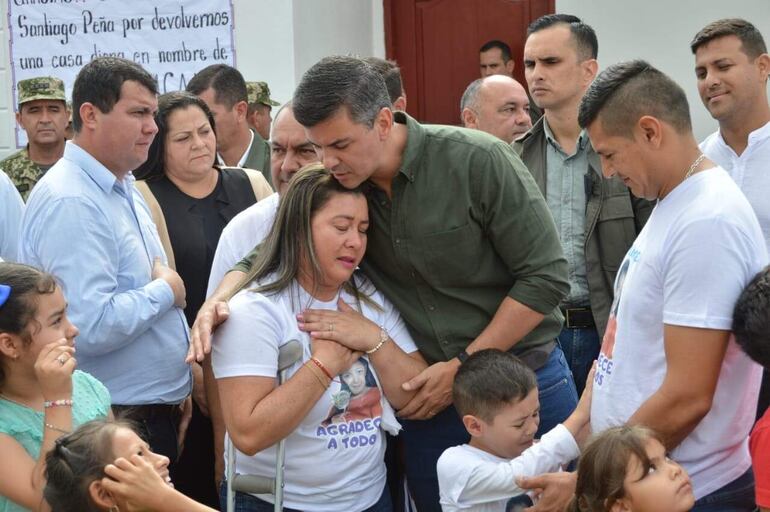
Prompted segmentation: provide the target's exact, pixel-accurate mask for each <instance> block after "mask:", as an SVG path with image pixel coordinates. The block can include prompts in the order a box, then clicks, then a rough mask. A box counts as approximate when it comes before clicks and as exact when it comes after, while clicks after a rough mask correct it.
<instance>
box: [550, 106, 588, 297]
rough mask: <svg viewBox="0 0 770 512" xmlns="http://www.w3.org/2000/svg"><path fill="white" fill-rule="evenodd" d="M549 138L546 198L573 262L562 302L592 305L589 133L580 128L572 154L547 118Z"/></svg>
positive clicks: (567, 255)
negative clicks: (587, 227) (588, 264)
mask: <svg viewBox="0 0 770 512" xmlns="http://www.w3.org/2000/svg"><path fill="white" fill-rule="evenodd" d="M543 128H544V130H545V136H546V140H547V141H548V144H547V146H546V154H545V159H546V160H545V161H546V183H547V186H546V191H545V192H546V194H545V195H546V198H545V200H546V202H547V203H548V209H549V210H551V214H552V215H553V220H554V222H556V228H557V229H558V231H559V238H560V239H561V245H562V247H563V248H564V257H566V258H567V263H568V265H569V284H570V292H569V295H567V297H566V298H565V299H564V302H562V304H564V305H567V306H579V307H583V306H590V300H589V295H588V277H587V271H586V253H585V243H586V236H585V217H586V191H585V175H586V173H587V172H589V167H588V144H589V141H588V134H587V133H586V131H585V130H582V131H581V132H580V136H579V137H578V140H577V144H576V145H575V152H574V153H572V154H571V155H568V154H567V153H566V152H565V151H564V150H563V149H562V147H561V146H560V145H559V143H558V142H557V141H556V138H555V137H554V136H553V133H552V132H551V128H550V127H549V126H548V121H547V120H546V119H543Z"/></svg>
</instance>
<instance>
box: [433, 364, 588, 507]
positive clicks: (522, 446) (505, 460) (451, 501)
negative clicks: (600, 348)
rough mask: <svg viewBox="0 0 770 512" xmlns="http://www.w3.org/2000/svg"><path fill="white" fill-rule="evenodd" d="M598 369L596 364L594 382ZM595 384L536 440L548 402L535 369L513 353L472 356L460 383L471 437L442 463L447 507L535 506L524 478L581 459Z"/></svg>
mask: <svg viewBox="0 0 770 512" xmlns="http://www.w3.org/2000/svg"><path fill="white" fill-rule="evenodd" d="M593 375H594V372H593V370H592V371H591V373H590V375H589V376H588V382H591V380H592V379H593ZM591 388H592V386H590V385H589V386H586V391H585V392H584V393H583V396H582V398H581V399H580V402H579V403H578V406H577V408H576V409H575V411H574V412H573V413H572V415H571V416H570V417H569V418H567V420H565V421H564V423H563V424H559V425H557V426H556V427H555V428H553V429H552V430H551V431H549V432H548V433H547V434H545V435H544V436H543V437H542V439H541V440H540V442H539V443H537V444H535V443H534V435H535V432H536V431H537V427H538V425H539V423H540V417H539V411H540V403H539V401H538V390H537V379H536V378H535V374H534V372H533V371H532V370H530V369H529V368H528V367H527V366H525V365H524V364H523V363H522V362H521V361H519V360H518V359H517V358H516V357H515V356H513V355H512V354H509V353H508V352H502V351H500V350H495V349H487V350H481V351H479V352H476V353H474V354H472V355H471V356H470V357H469V358H468V359H467V360H466V361H465V363H463V365H462V366H461V367H460V369H459V370H458V372H457V375H456V376H455V381H454V385H453V388H452V397H453V400H454V406H455V408H456V409H457V412H458V413H459V414H460V416H461V417H462V421H463V424H464V425H465V428H466V430H467V431H468V433H469V434H470V435H471V440H470V443H468V444H464V445H460V446H454V447H452V448H449V449H448V450H446V451H445V452H444V453H443V454H442V455H441V457H440V458H439V460H438V464H437V470H438V483H439V493H440V498H441V507H442V509H443V510H444V512H451V511H456V510H470V511H474V512H492V511H497V512H503V511H505V512H508V511H509V510H520V509H519V508H517V507H518V506H520V505H522V504H525V503H528V504H530V505H531V504H532V502H531V501H530V500H529V499H528V497H527V496H526V495H525V491H524V490H523V489H521V488H520V487H519V486H518V485H517V483H516V482H517V479H518V478H520V477H523V476H535V475H539V474H541V473H547V472H553V471H558V470H559V469H560V468H561V467H562V466H565V465H567V464H569V462H570V461H572V460H574V459H575V458H577V456H578V455H579V454H580V449H579V448H578V441H580V442H582V440H583V439H584V437H585V436H586V434H587V432H588V428H587V427H588V422H589V413H590V410H591Z"/></svg>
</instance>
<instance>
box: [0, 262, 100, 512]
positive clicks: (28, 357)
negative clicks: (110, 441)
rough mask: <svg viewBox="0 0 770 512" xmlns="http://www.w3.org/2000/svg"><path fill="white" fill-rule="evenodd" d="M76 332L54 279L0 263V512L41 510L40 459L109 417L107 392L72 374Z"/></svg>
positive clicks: (91, 380)
mask: <svg viewBox="0 0 770 512" xmlns="http://www.w3.org/2000/svg"><path fill="white" fill-rule="evenodd" d="M77 334H78V329H77V327H75V326H74V325H72V324H71V323H70V321H69V320H68V318H67V302H66V301H65V300H64V295H63V294H62V290H61V287H60V286H58V285H57V283H56V280H55V279H54V278H53V276H51V275H49V274H46V273H44V272H41V271H39V270H37V269H35V268H33V267H29V266H26V265H18V264H14V263H0V460H1V461H2V463H1V464H0V511H2V512H6V511H20V510H48V505H47V504H46V503H44V502H43V486H44V485H45V479H44V469H45V456H46V453H48V452H49V451H50V450H51V449H52V448H53V446H54V443H55V441H56V439H57V438H59V437H60V436H62V435H63V434H66V433H69V432H70V431H72V429H73V427H74V426H76V425H79V424H81V423H85V422H87V421H89V420H92V419H94V418H103V417H106V416H108V415H110V414H111V413H110V396H109V393H108V391H107V389H106V388H105V387H104V386H103V385H102V384H101V383H100V382H99V381H97V380H96V379H94V378H93V377H91V376H90V375H88V374H87V373H84V372H81V371H78V370H75V367H76V365H77V361H76V360H75V346H74V341H75V337H76V336H77Z"/></svg>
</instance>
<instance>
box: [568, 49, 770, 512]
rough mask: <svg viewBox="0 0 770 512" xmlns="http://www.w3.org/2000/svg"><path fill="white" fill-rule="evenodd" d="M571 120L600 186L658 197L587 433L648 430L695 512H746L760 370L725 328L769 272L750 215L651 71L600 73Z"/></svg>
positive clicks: (631, 271) (626, 270)
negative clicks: (679, 476)
mask: <svg viewBox="0 0 770 512" xmlns="http://www.w3.org/2000/svg"><path fill="white" fill-rule="evenodd" d="M579 122H580V125H581V126H582V127H584V128H586V129H587V130H588V133H589V135H590V137H591V141H592V144H593V146H594V149H595V150H596V152H597V153H598V154H599V155H600V156H601V158H602V167H603V172H604V175H605V176H607V177H610V176H614V175H617V176H618V177H620V178H621V179H622V180H623V181H624V183H626V185H627V186H628V187H629V188H630V189H631V191H632V192H633V193H634V195H636V196H637V197H644V198H646V199H650V200H652V199H657V200H658V204H657V206H656V207H655V209H654V210H653V212H652V214H651V215H650V218H649V220H648V222H647V224H646V225H645V227H644V229H642V231H641V233H640V234H639V236H638V237H637V239H636V241H635V242H634V244H633V246H632V247H631V249H630V250H629V251H628V253H627V254H626V257H625V258H624V260H623V263H622V264H621V267H620V270H619V272H618V277H617V279H616V283H615V299H614V303H613V306H612V310H611V313H610V319H609V324H608V327H607V330H606V333H605V335H604V339H603V341H602V348H601V352H600V355H599V359H598V362H597V370H596V376H595V379H594V388H593V404H592V408H591V428H592V430H593V431H595V432H597V431H601V430H603V429H605V428H607V427H609V426H613V425H619V424H623V423H629V424H643V425H646V426H648V427H651V428H652V429H654V430H655V431H657V432H658V433H659V434H660V435H661V436H662V438H663V440H664V442H665V445H666V448H667V449H668V450H669V451H670V453H671V457H672V458H673V459H674V460H676V461H678V462H679V463H681V464H682V465H683V466H684V467H685V469H687V471H688V473H689V475H690V477H691V479H692V485H693V492H694V493H695V497H696V499H697V501H696V504H695V507H694V508H693V509H692V510H693V511H695V512H712V511H727V510H729V511H746V512H749V511H752V510H754V493H753V484H754V476H753V473H752V472H751V459H750V457H749V451H748V434H749V430H750V428H751V425H752V423H753V419H754V410H755V407H756V399H757V392H758V388H759V382H760V378H761V368H760V367H759V366H758V365H756V364H755V363H753V362H752V361H751V360H750V359H749V358H748V356H746V355H745V354H744V353H743V352H742V351H741V350H740V348H739V347H738V346H737V345H736V343H735V341H734V339H733V337H732V335H731V332H730V329H731V327H732V312H733V307H734V305H735V301H736V300H737V298H738V296H739V295H740V293H741V291H742V290H743V288H744V286H745V285H746V284H747V283H748V282H749V281H750V279H751V278H752V277H753V276H754V275H755V274H756V273H757V272H758V271H759V270H760V269H762V267H763V266H764V265H765V264H766V263H767V251H766V248H765V240H764V238H763V236H762V232H761V230H760V227H759V223H758V222H757V219H756V216H755V215H754V212H753V210H752V208H751V205H750V204H749V202H748V201H747V200H746V198H745V196H744V195H743V194H742V193H741V191H740V189H739V188H738V187H737V185H736V184H735V182H734V181H733V180H732V179H731V178H730V176H729V175H728V174H727V172H725V170H724V169H722V168H720V167H718V166H717V165H715V163H714V162H712V161H711V160H709V159H707V158H706V155H704V154H702V153H701V151H700V150H699V148H698V145H697V143H696V141H695V137H694V136H693V134H692V127H691V122H690V114H689V106H688V104H687V99H686V97H685V94H684V91H682V89H681V88H680V87H679V86H678V85H676V83H674V82H673V81H672V80H671V79H670V78H668V77H667V76H666V75H664V74H663V73H661V72H660V71H658V70H657V69H655V68H653V67H652V66H650V65H649V64H648V63H646V62H644V61H632V62H625V63H620V64H616V65H613V66H611V67H609V68H608V69H607V70H605V71H604V72H602V73H601V74H600V75H599V77H598V78H597V79H596V81H595V82H594V83H593V84H592V85H591V87H590V89H589V90H588V92H587V93H586V95H585V96H584V98H583V100H582V102H581V105H580V114H579Z"/></svg>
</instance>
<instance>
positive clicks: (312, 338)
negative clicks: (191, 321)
mask: <svg viewBox="0 0 770 512" xmlns="http://www.w3.org/2000/svg"><path fill="white" fill-rule="evenodd" d="M368 227H369V212H368V207H367V203H366V197H365V196H364V193H363V190H362V189H361V188H355V189H346V188H345V187H343V186H342V185H340V184H339V182H338V181H337V180H336V179H335V178H334V177H333V176H332V174H331V172H330V171H329V170H328V169H325V168H324V167H323V166H322V165H320V164H314V165H311V166H308V167H305V168H304V169H302V170H300V171H299V172H298V173H297V174H296V175H295V176H294V177H293V178H292V180H291V182H290V184H289V188H288V190H287V191H286V193H285V194H284V195H283V197H282V198H281V201H280V204H279V206H278V213H277V215H276V219H275V223H274V224H273V227H272V229H271V231H270V234H269V235H268V236H267V238H266V239H265V241H264V242H263V244H262V245H261V246H260V247H259V253H258V256H257V260H256V262H255V263H254V265H253V267H252V269H251V273H250V274H247V275H246V276H245V278H244V282H243V284H244V286H245V289H244V290H242V291H241V292H239V293H238V294H237V295H235V297H233V298H232V300H231V302H230V318H229V320H228V321H227V322H226V323H225V324H223V325H222V327H220V328H219V330H218V331H217V333H216V339H215V343H214V345H213V352H212V353H213V358H212V363H213V367H214V375H215V376H216V379H217V386H218V388H219V394H220V397H221V402H222V411H223V414H224V419H225V424H226V425H227V433H228V435H229V436H230V437H231V438H232V440H233V443H234V444H235V447H236V448H237V449H238V451H239V453H238V455H237V457H236V468H235V470H236V473H241V474H256V475H262V476H267V477H272V476H274V475H275V446H274V445H275V444H276V443H277V442H278V441H279V440H281V439H283V438H286V445H285V446H286V461H287V462H286V471H285V481H286V486H285V491H284V505H285V510H287V511H293V510H303V511H309V512H313V511H322V510H348V511H351V512H361V511H367V512H375V511H376V512H386V511H390V510H392V505H391V502H390V495H389V493H388V490H387V486H386V481H385V480H386V472H385V463H384V455H385V436H384V430H386V429H387V430H388V431H390V432H391V433H394V434H395V433H396V432H398V429H399V428H400V425H398V422H397V421H396V418H395V414H394V410H393V408H394V407H395V408H396V409H398V408H400V407H403V406H404V405H405V404H406V403H407V402H408V401H409V399H410V398H411V396H412V395H413V392H409V391H404V390H403V389H402V388H401V384H402V383H403V382H406V381H407V380H409V379H410V378H412V377H414V376H415V375H417V374H418V373H419V372H420V371H421V370H422V369H424V368H425V367H426V363H425V361H424V360H423V358H422V356H420V355H419V353H418V352H417V347H416V346H415V344H414V342H413V340H412V338H411V336H410V335H409V332H408V331H407V330H406V326H405V325H404V322H403V321H402V320H401V317H400V315H399V314H398V311H396V310H395V308H394V307H393V305H392V304H390V303H389V302H388V301H387V300H386V299H385V297H384V296H383V295H382V294H380V293H379V292H378V291H377V290H376V289H375V288H374V285H372V283H371V282H370V281H369V280H368V279H367V278H366V277H364V276H363V275H361V274H360V273H358V272H356V268H357V267H358V264H359V263H360V261H361V259H362V258H363V256H364V252H365V251H366V239H367V238H366V232H367V229H368ZM291 340H299V341H300V343H301V344H302V346H303V357H302V358H301V361H299V362H298V363H296V364H295V365H294V366H293V367H290V368H289V371H288V374H289V378H287V380H286V381H285V382H283V383H282V384H281V385H280V386H276V374H277V367H278V365H277V359H278V351H279V348H280V347H281V346H282V345H284V344H286V343H288V342H289V341H291ZM362 358H363V359H362ZM367 368H368V369H369V371H370V372H371V377H372V378H370V379H369V380H368V381H367V379H366V374H367ZM358 396H361V397H365V400H363V401H364V402H366V403H367V404H368V405H369V407H368V408H367V414H355V415H354V414H351V415H349V417H346V418H345V421H344V423H336V422H335V423H331V424H330V423H329V422H328V421H327V420H328V419H329V411H330V410H333V407H336V408H338V409H340V410H344V409H346V407H347V406H351V405H352V406H356V403H357V402H359V401H360V400H361V399H359V398H358ZM358 405H361V404H358ZM351 412H352V411H351ZM270 499H271V497H269V496H262V495H260V496H252V495H249V494H243V493H237V494H236V506H237V508H238V510H244V511H245V510H248V511H263V510H272V509H273V505H272V504H269V503H266V502H267V501H269V500H270Z"/></svg>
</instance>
